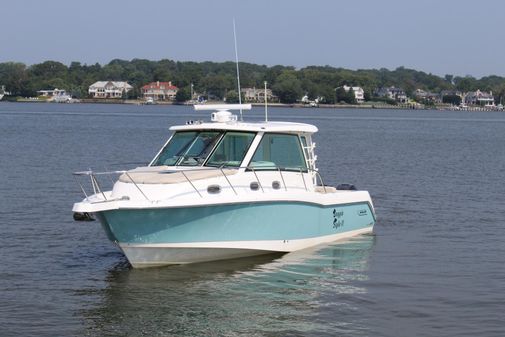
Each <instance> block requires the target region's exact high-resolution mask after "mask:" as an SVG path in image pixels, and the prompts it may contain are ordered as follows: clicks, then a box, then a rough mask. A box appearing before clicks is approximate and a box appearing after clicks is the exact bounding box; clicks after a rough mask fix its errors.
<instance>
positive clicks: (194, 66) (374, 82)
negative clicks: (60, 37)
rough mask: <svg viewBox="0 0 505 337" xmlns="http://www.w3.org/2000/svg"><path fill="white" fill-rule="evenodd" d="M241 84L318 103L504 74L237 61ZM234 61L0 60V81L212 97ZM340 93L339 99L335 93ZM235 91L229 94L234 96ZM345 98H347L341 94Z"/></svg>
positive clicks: (26, 89)
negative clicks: (164, 85)
mask: <svg viewBox="0 0 505 337" xmlns="http://www.w3.org/2000/svg"><path fill="white" fill-rule="evenodd" d="M239 66H240V75H241V78H240V81H241V85H242V87H244V88H245V87H256V88H262V87H263V85H264V84H263V83H264V81H267V82H268V86H269V88H271V89H272V91H273V93H274V94H275V95H276V96H278V97H279V100H280V101H281V102H282V103H294V102H296V101H298V100H300V98H301V97H302V96H304V95H307V96H308V97H309V99H315V98H318V97H320V98H321V103H330V104H332V103H335V102H336V101H337V102H339V101H340V100H341V99H344V100H350V97H349V95H347V96H345V95H344V93H342V92H338V90H336V89H337V88H338V87H341V86H343V85H348V86H360V87H362V88H363V89H364V91H365V100H371V99H373V92H374V90H375V89H376V88H379V87H386V86H387V87H389V86H395V87H399V88H402V89H403V90H404V91H405V92H406V93H407V95H408V96H410V97H412V95H413V92H414V91H415V90H416V89H423V90H426V91H430V92H435V93H438V92H440V91H442V90H459V91H462V92H467V91H474V90H477V89H480V90H482V91H492V92H493V94H494V96H495V98H496V100H497V101H500V100H501V99H502V98H503V97H504V96H505V78H504V77H500V76H494V75H493V76H486V77H482V78H480V79H477V78H474V77H471V76H464V77H461V76H453V75H445V76H444V77H440V76H437V75H434V74H428V73H425V72H423V71H417V70H414V69H407V68H404V67H399V68H396V69H394V70H388V69H384V68H381V69H359V70H349V69H344V68H335V67H330V66H308V67H304V68H301V69H296V68H294V67H291V66H282V65H276V66H271V67H269V66H266V65H257V64H251V63H245V62H241V63H240V64H239ZM235 71H236V69H235V63H233V62H179V61H173V60H167V59H163V60H159V61H150V60H145V59H133V60H131V61H127V60H120V59H115V60H112V61H110V62H109V63H108V64H105V65H101V64H99V63H96V64H92V65H87V64H82V63H80V62H72V63H71V64H70V65H69V66H67V65H65V64H63V63H61V62H57V61H45V62H42V63H38V64H33V65H29V66H27V65H26V64H23V63H19V62H4V63H0V85H4V86H5V87H6V91H9V92H10V93H11V94H12V95H14V96H23V97H30V96H35V95H36V92H37V90H43V89H54V88H59V89H65V90H67V92H68V93H69V94H71V95H72V96H73V97H76V98H86V97H87V96H88V87H89V86H90V85H91V84H92V83H94V82H96V81H104V80H111V81H127V82H128V83H130V84H131V85H132V86H133V87H134V89H133V90H132V91H130V92H129V93H128V98H136V97H139V96H140V88H141V87H142V86H143V85H145V84H147V83H149V82H154V81H172V83H173V84H174V85H176V86H177V87H178V88H179V89H180V90H181V95H179V97H188V94H189V90H190V85H191V84H193V88H194V91H195V92H198V93H201V94H203V95H208V96H210V97H212V98H214V99H223V98H226V97H227V96H230V98H231V97H232V96H234V95H235V96H236V75H235ZM339 95H340V96H342V97H343V98H341V97H340V96H339ZM235 96H234V97H235ZM346 97H347V98H346Z"/></svg>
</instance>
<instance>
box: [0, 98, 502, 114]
mask: <svg viewBox="0 0 505 337" xmlns="http://www.w3.org/2000/svg"><path fill="white" fill-rule="evenodd" d="M3 102H7V103H52V104H129V105H180V106H191V105H193V104H194V103H189V102H184V103H178V102H172V101H157V102H156V103H154V104H146V103H145V101H144V100H134V99H132V100H128V99H127V100H123V99H92V98H83V99H79V100H76V101H74V102H53V101H47V100H38V99H26V98H25V99H17V100H15V101H12V100H2V101H0V104H1V103H3ZM206 103H207V104H223V102H221V101H209V102H206ZM250 104H251V105H252V106H253V107H264V106H265V104H264V103H250ZM268 107H271V108H303V109H394V110H440V111H489V112H491V111H496V112H499V111H505V110H503V109H498V108H493V109H490V108H485V107H479V106H472V107H468V108H464V109H460V108H458V107H454V106H451V105H448V104H439V105H435V106H429V107H427V106H423V105H420V104H398V105H390V104H384V103H381V102H377V103H363V104H318V105H317V106H310V105H309V104H303V103H292V104H286V103H268Z"/></svg>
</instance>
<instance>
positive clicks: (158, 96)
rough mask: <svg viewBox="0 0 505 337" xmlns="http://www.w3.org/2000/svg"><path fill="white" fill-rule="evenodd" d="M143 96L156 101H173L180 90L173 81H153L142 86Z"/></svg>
mask: <svg viewBox="0 0 505 337" xmlns="http://www.w3.org/2000/svg"><path fill="white" fill-rule="evenodd" d="M140 90H141V92H142V97H144V98H145V99H147V98H152V99H153V100H155V101H158V100H160V101H167V100H170V101H173V100H174V99H175V95H176V94H177V91H178V90H179V89H178V88H177V87H176V86H175V85H172V82H160V81H157V82H151V83H149V84H146V85H144V86H143V87H142V88H140Z"/></svg>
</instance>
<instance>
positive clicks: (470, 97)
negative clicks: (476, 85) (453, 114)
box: [465, 90, 494, 106]
mask: <svg viewBox="0 0 505 337" xmlns="http://www.w3.org/2000/svg"><path fill="white" fill-rule="evenodd" d="M465 103H466V104H474V105H484V106H492V105H494V96H493V92H492V91H490V92H489V93H487V92H483V91H480V90H477V91H471V92H469V93H467V94H466V96H465Z"/></svg>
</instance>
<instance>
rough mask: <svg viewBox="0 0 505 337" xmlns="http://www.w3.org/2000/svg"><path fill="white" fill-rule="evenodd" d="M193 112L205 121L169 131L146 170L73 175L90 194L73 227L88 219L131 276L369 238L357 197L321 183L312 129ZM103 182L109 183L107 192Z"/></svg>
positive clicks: (363, 199)
mask: <svg viewBox="0 0 505 337" xmlns="http://www.w3.org/2000/svg"><path fill="white" fill-rule="evenodd" d="M195 109H196V110H212V111H213V112H212V113H211V121H210V122H203V121H188V122H187V123H186V124H185V125H178V126H172V127H170V130H171V131H172V135H171V137H170V138H169V139H168V141H167V142H166V143H165V145H164V146H163V147H162V148H161V149H160V150H159V152H158V153H157V154H156V155H155V157H154V159H153V160H152V161H151V162H150V163H149V164H148V165H147V166H145V167H137V168H135V169H132V170H122V171H108V172H94V171H91V170H89V171H82V172H75V173H74V174H75V175H76V176H81V177H82V176H85V177H87V178H88V179H89V180H90V181H91V186H92V192H90V193H88V192H86V189H85V186H83V184H82V183H80V185H81V189H82V191H83V192H84V194H85V199H84V200H82V201H80V202H77V203H75V204H74V206H73V212H74V219H75V220H82V221H89V220H94V219H98V220H99V221H100V222H101V225H102V227H103V229H104V231H105V233H106V234H107V237H108V238H109V240H110V241H112V242H113V243H115V244H116V245H117V246H118V247H119V248H120V250H121V251H122V252H123V253H124V255H125V256H126V258H127V259H128V261H129V262H130V264H131V265H132V266H133V267H134V268H142V267H153V266H163V265H171V264H187V263H197V262H206V261H214V260H225V259H232V258H240V257H246V256H254V255H261V254H268V253H274V252H286V253H287V252H293V251H297V250H301V249H305V248H308V247H313V246H315V245H319V244H323V243H328V242H332V241H336V240H339V239H345V238H349V237H352V236H355V235H360V234H365V233H371V232H372V231H373V226H374V224H375V212H374V208H373V204H372V199H371V197H370V195H369V193H368V192H367V191H358V190H356V188H355V187H354V186H353V185H350V184H341V185H340V186H337V187H331V186H326V185H325V184H324V183H323V180H322V177H321V176H320V174H319V172H318V169H317V167H316V161H317V156H316V155H315V151H314V150H315V145H316V144H315V142H314V141H313V138H312V136H313V135H314V133H316V132H317V131H318V129H317V127H316V126H314V125H310V124H304V123H292V122H273V121H262V122H245V121H243V120H242V119H241V118H240V119H239V118H238V117H237V115H235V114H233V113H232V110H237V109H240V111H241V114H242V110H247V109H251V105H250V104H224V105H195ZM106 175H117V176H118V179H117V181H116V182H115V183H114V185H113V188H112V189H111V190H107V191H106V190H105V189H104V188H102V187H101V186H102V183H101V180H105V178H104V176H106ZM77 180H78V181H79V179H77Z"/></svg>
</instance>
